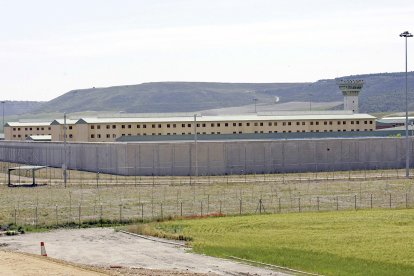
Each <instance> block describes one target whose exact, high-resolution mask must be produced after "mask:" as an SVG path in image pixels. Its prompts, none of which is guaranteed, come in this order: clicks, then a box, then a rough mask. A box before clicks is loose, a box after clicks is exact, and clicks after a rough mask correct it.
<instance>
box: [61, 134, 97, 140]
mask: <svg viewBox="0 0 414 276" xmlns="http://www.w3.org/2000/svg"><path fill="white" fill-rule="evenodd" d="M98 136H99V138H100V137H101V135H100V134H98ZM69 138H71V139H72V138H73V134H69Z"/></svg>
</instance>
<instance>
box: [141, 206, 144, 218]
mask: <svg viewBox="0 0 414 276" xmlns="http://www.w3.org/2000/svg"><path fill="white" fill-rule="evenodd" d="M141 220H142V222H144V203H141Z"/></svg>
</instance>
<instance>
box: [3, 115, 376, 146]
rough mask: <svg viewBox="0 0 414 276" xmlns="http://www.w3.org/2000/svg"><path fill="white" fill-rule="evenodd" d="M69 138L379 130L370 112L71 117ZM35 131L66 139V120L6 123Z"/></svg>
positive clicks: (21, 136) (23, 132)
mask: <svg viewBox="0 0 414 276" xmlns="http://www.w3.org/2000/svg"><path fill="white" fill-rule="evenodd" d="M66 124H67V129H66V135H67V136H66V137H67V141H69V142H112V141H115V140H116V139H117V138H119V137H122V136H151V135H188V134H194V133H195V132H197V133H198V134H212V135H220V134H246V133H292V132H347V131H373V130H375V117H374V116H371V115H368V114H355V113H351V112H349V113H347V112H343V113H340V112H325V113H323V112H322V113H320V114H318V113H313V114H296V115H256V114H255V115H237V116H236V115H232V116H230V115H229V116H198V117H197V118H196V121H195V120H194V117H192V116H181V117H180V116H178V117H141V118H81V119H78V120H73V119H72V120H67V122H66ZM33 135H51V140H52V141H63V137H64V124H63V120H60V119H59V120H54V121H53V122H43V123H20V122H10V123H7V124H6V125H5V139H6V140H27V139H28V138H29V137H31V136H33Z"/></svg>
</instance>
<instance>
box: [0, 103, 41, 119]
mask: <svg viewBox="0 0 414 276" xmlns="http://www.w3.org/2000/svg"><path fill="white" fill-rule="evenodd" d="M44 103H45V102H34V101H5V103H4V115H5V116H11V115H21V114H25V113H31V112H33V111H34V110H37V109H38V108H39V107H40V106H42V105H43V104H44ZM2 114H3V104H1V105H0V115H2Z"/></svg>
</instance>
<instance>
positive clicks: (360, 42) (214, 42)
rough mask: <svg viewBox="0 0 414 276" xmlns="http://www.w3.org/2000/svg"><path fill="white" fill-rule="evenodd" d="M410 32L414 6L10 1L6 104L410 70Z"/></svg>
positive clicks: (1, 26)
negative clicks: (88, 92) (148, 87)
mask: <svg viewBox="0 0 414 276" xmlns="http://www.w3.org/2000/svg"><path fill="white" fill-rule="evenodd" d="M406 30H408V31H410V32H412V33H413V32H414V1H412V0H409V1H404V0H394V1H384V0H364V1H354V0H347V1H343V0H341V1H336V0H311V1H307V0H290V1H282V0H191V1H190V0H151V1H148V0H135V1H134V0H131V1H130V0H117V1H116V0H82V1H81V0H70V1H65V0H62V1H56V0H37V1H23V0H14V1H10V0H0V93H1V97H0V98H1V100H36V101H45V100H51V99H53V98H55V97H58V96H60V95H62V94H64V93H65V92H67V91H69V90H73V89H81V88H91V87H107V86H114V85H128V84H139V83H143V82H157V81H211V82H313V81H317V80H319V79H329V78H335V77H340V76H346V75H356V74H366V73H379V72H401V71H404V70H405V44H404V39H403V38H400V37H399V34H400V33H401V32H403V31H406ZM408 53H409V68H408V70H409V71H413V70H414V38H412V39H411V41H410V39H409V42H408ZM410 53H412V55H411V56H410ZM410 67H411V68H410Z"/></svg>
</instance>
